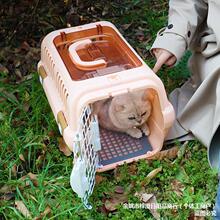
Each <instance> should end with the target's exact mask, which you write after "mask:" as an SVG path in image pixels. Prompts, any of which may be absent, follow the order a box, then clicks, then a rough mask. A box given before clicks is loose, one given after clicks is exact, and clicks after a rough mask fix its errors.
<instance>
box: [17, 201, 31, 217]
mask: <svg viewBox="0 0 220 220" xmlns="http://www.w3.org/2000/svg"><path fill="white" fill-rule="evenodd" d="M15 207H16V209H17V210H18V211H19V212H20V213H21V214H23V215H24V216H25V217H26V218H31V214H30V212H29V211H28V209H27V207H26V206H25V204H24V203H23V201H15Z"/></svg>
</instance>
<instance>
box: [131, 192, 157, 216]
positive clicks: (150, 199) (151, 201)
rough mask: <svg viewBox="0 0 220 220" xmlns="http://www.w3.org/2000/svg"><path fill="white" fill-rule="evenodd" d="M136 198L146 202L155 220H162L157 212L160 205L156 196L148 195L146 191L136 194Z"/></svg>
mask: <svg viewBox="0 0 220 220" xmlns="http://www.w3.org/2000/svg"><path fill="white" fill-rule="evenodd" d="M135 196H137V197H138V198H139V199H140V201H141V202H144V203H145V204H146V207H147V208H148V209H149V211H150V213H151V214H152V215H153V217H154V218H155V219H158V220H160V213H159V212H158V211H157V207H159V204H158V203H157V199H156V196H155V195H154V194H148V193H146V192H144V191H141V192H136V193H135Z"/></svg>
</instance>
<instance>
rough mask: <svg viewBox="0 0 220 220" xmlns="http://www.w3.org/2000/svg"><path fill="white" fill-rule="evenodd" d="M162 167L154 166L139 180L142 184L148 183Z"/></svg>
mask: <svg viewBox="0 0 220 220" xmlns="http://www.w3.org/2000/svg"><path fill="white" fill-rule="evenodd" d="M161 170H162V167H159V168H156V169H154V170H152V171H151V172H150V173H148V175H147V176H146V178H144V180H143V181H142V182H141V185H142V186H145V185H148V184H149V183H150V181H151V180H152V179H153V178H154V177H155V176H156V175H157V174H158V173H159V172H161Z"/></svg>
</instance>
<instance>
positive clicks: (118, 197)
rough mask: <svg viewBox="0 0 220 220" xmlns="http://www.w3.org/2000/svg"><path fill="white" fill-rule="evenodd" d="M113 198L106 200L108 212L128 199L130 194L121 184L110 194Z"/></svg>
mask: <svg viewBox="0 0 220 220" xmlns="http://www.w3.org/2000/svg"><path fill="white" fill-rule="evenodd" d="M110 196H111V198H110V199H106V200H105V204H104V205H105V209H106V210H107V211H108V212H112V211H115V210H116V209H117V207H118V206H119V205H120V204H123V203H125V202H127V201H128V194H127V193H124V188H123V187H121V186H116V187H115V192H114V193H111V194H110Z"/></svg>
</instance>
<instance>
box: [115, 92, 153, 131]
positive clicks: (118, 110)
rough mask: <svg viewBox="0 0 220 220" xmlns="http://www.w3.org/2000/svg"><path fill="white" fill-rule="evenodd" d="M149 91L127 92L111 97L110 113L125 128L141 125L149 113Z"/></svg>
mask: <svg viewBox="0 0 220 220" xmlns="http://www.w3.org/2000/svg"><path fill="white" fill-rule="evenodd" d="M151 108H152V107H151V102H150V101H149V91H148V90H145V91H137V92H132V93H131V92H129V93H126V94H123V95H119V96H116V97H114V98H113V99H112V103H111V114H112V115H113V116H114V118H115V119H116V120H117V121H118V123H120V125H122V126H124V127H125V128H131V127H136V126H140V125H142V124H143V123H144V122H146V121H147V119H148V117H149V116H150V114H151Z"/></svg>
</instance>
